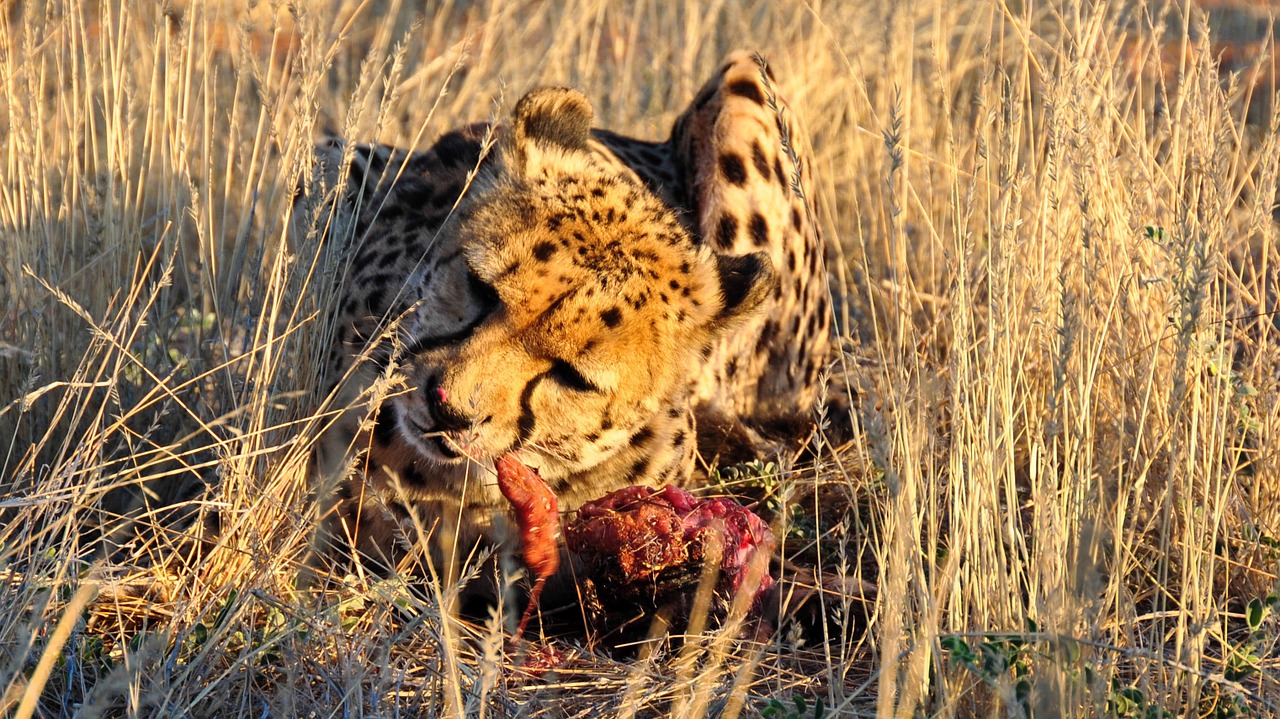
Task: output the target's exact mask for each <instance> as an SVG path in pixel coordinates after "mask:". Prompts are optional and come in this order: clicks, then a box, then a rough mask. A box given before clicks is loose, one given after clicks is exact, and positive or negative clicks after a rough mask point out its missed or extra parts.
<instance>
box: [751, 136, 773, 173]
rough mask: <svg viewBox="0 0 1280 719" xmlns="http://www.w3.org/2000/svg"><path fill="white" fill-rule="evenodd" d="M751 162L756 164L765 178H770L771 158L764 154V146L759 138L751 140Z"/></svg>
mask: <svg viewBox="0 0 1280 719" xmlns="http://www.w3.org/2000/svg"><path fill="white" fill-rule="evenodd" d="M751 164H753V165H755V166H756V172H759V173H760V176H761V177H763V178H764V179H766V180H767V179H769V159H768V158H767V157H765V156H764V148H762V147H760V141H759V140H752V141H751Z"/></svg>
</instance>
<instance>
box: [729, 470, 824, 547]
mask: <svg viewBox="0 0 1280 719" xmlns="http://www.w3.org/2000/svg"><path fill="white" fill-rule="evenodd" d="M711 480H712V483H713V485H714V486H715V487H716V489H718V490H720V491H722V492H725V493H727V494H734V495H745V496H748V497H751V498H753V499H756V500H758V501H759V507H760V510H761V511H762V513H763V514H764V515H765V517H766V519H769V518H772V517H777V516H781V515H782V514H783V511H784V508H785V511H786V517H787V530H786V532H787V534H786V536H787V537H788V538H791V539H809V540H812V539H816V538H817V535H818V521H817V518H816V517H815V516H814V515H813V513H811V512H809V511H807V510H806V508H805V507H804V505H802V504H799V503H797V502H787V501H786V499H785V497H784V495H785V494H786V490H785V488H784V487H783V483H782V473H781V471H780V470H779V468H778V465H777V464H775V463H774V462H765V461H761V460H758V459H754V460H751V461H750V462H744V463H742V464H734V465H730V466H727V467H717V468H716V470H715V471H714V472H713V473H712V475H711ZM784 505H785V507H784Z"/></svg>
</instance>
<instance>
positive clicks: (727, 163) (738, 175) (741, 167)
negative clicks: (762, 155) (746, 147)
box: [720, 152, 747, 187]
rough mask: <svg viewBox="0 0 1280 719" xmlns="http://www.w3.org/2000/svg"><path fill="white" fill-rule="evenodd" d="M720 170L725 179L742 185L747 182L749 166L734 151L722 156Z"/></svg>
mask: <svg viewBox="0 0 1280 719" xmlns="http://www.w3.org/2000/svg"><path fill="white" fill-rule="evenodd" d="M720 172H721V174H723V175H724V179H726V180H728V181H729V182H731V183H733V184H735V185H738V186H739V187H741V186H742V185H744V184H746V182H747V166H746V165H745V164H743V162H742V158H741V157H739V156H738V155H736V154H734V153H732V152H726V153H724V154H723V155H721V156H720Z"/></svg>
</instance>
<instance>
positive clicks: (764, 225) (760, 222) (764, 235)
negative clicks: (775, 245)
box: [751, 212, 769, 247]
mask: <svg viewBox="0 0 1280 719" xmlns="http://www.w3.org/2000/svg"><path fill="white" fill-rule="evenodd" d="M751 241H752V242H754V243H756V247H764V246H765V245H767V244H769V223H768V222H765V221H764V215H761V214H760V213H759V212H753V213H751Z"/></svg>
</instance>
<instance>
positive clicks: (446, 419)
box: [423, 377, 474, 431]
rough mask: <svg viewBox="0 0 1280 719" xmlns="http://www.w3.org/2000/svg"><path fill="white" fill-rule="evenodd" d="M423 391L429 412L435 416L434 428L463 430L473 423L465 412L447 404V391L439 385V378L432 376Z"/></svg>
mask: <svg viewBox="0 0 1280 719" xmlns="http://www.w3.org/2000/svg"><path fill="white" fill-rule="evenodd" d="M423 391H424V393H425V394H426V396H427V397H426V399H427V406H428V407H430V408H431V414H432V416H433V417H434V418H435V425H436V429H438V430H444V431H451V430H464V429H470V428H471V425H472V424H474V422H473V421H472V418H471V417H470V416H469V415H468V414H467V413H465V412H463V411H462V410H460V409H458V408H457V407H454V406H453V405H451V404H449V393H448V392H447V391H446V390H445V388H444V387H442V386H440V380H439V378H437V377H432V378H431V379H430V381H428V382H427V384H426V386H424V387H423Z"/></svg>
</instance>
